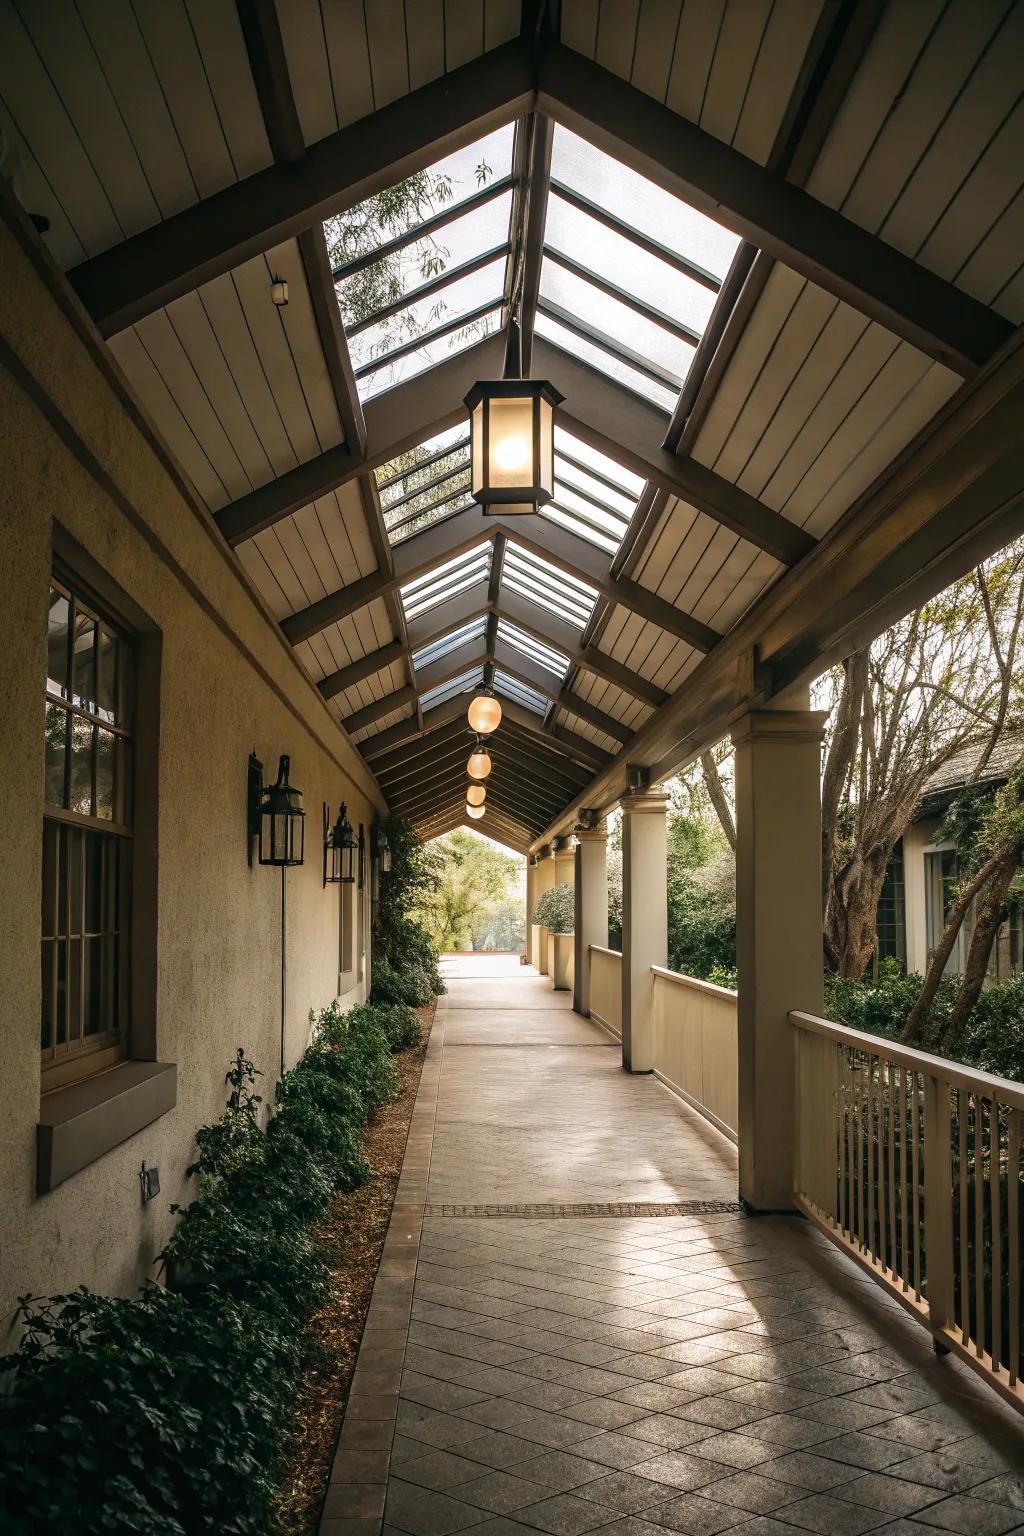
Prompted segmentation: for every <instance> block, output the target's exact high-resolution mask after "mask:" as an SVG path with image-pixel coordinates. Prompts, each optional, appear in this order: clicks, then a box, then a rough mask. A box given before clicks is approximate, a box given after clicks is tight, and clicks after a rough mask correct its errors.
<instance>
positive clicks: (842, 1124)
mask: <svg viewBox="0 0 1024 1536" xmlns="http://www.w3.org/2000/svg"><path fill="white" fill-rule="evenodd" d="M836 1049H837V1051H838V1053H839V1059H838V1072H837V1081H838V1084H839V1087H838V1091H837V1094H836V1128H837V1131H838V1134H839V1199H838V1202H837V1207H836V1213H837V1215H838V1218H839V1221H838V1225H839V1228H840V1230H842V1228H844V1227H845V1226H846V1193H847V1177H848V1175H847V1167H846V1052H845V1051H844V1049H843V1047H842V1046H841V1045H840V1046H837V1047H836Z"/></svg>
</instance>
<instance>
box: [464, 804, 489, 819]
mask: <svg viewBox="0 0 1024 1536" xmlns="http://www.w3.org/2000/svg"><path fill="white" fill-rule="evenodd" d="M486 809H487V807H486V806H485V805H470V803H469V801H468V800H467V801H466V815H467V816H468V817H469V818H470V820H471V821H479V820H480V818H481V816H482V815H483V814H484V811H485V810H486Z"/></svg>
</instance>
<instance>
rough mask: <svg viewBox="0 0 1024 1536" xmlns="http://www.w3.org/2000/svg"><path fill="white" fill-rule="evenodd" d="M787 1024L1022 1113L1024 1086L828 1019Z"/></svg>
mask: <svg viewBox="0 0 1024 1536" xmlns="http://www.w3.org/2000/svg"><path fill="white" fill-rule="evenodd" d="M789 1021H790V1023H791V1024H793V1025H794V1026H795V1027H796V1028H797V1029H803V1030H806V1031H808V1032H809V1033H811V1034H815V1035H824V1036H825V1037H826V1038H827V1039H829V1040H834V1041H835V1042H836V1044H837V1045H847V1046H854V1047H856V1049H857V1050H859V1051H865V1052H867V1053H869V1054H871V1055H873V1056H884V1057H885V1059H886V1060H887V1061H890V1062H892V1063H893V1064H894V1065H896V1066H900V1067H909V1068H910V1070H911V1071H916V1072H925V1073H927V1074H928V1075H929V1076H930V1077H939V1078H942V1079H943V1080H944V1081H945V1082H947V1083H949V1084H950V1086H951V1087H953V1088H966V1089H967V1091H968V1092H969V1093H978V1094H981V1096H982V1097H983V1098H986V1099H998V1100H999V1102H1000V1104H1006V1105H1008V1106H1009V1107H1010V1108H1012V1109H1024V1083H1015V1082H1012V1081H1011V1079H1010V1078H1008V1077H993V1076H992V1075H991V1073H988V1072H979V1071H978V1070H977V1069H976V1068H975V1067H968V1066H964V1065H963V1064H962V1063H960V1062H958V1061H947V1060H946V1058H945V1056H933V1055H931V1054H930V1053H929V1052H928V1051H915V1050H914V1049H913V1047H912V1046H909V1045H900V1044H899V1043H898V1041H896V1040H887V1039H885V1037H884V1036H882V1035H869V1034H867V1033H866V1032H865V1031H864V1030H861V1029H848V1028H847V1027H846V1025H845V1024H833V1023H832V1022H831V1021H830V1020H829V1019H819V1018H816V1017H815V1015H814V1014H813V1013H798V1012H793V1013H791V1014H790V1015H789Z"/></svg>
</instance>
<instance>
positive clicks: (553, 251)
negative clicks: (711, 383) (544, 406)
mask: <svg viewBox="0 0 1024 1536" xmlns="http://www.w3.org/2000/svg"><path fill="white" fill-rule="evenodd" d="M738 244H739V239H738V237H737V236H736V235H734V234H732V233H731V232H730V231H729V230H725V229H722V228H721V226H720V225H718V224H716V223H715V222H714V220H713V219H709V218H707V216H706V215H704V214H702V213H698V212H697V210H696V209H694V208H690V207H689V206H688V205H687V204H686V203H684V202H682V201H681V199H679V198H677V197H673V196H672V195H671V194H670V193H668V192H665V191H663V190H662V189H661V188H660V187H658V186H655V184H654V183H653V182H651V181H648V180H647V178H646V177H644V176H641V175H639V174H638V173H637V172H636V171H633V170H631V169H630V168H629V167H628V166H625V165H622V164H620V162H619V161H617V160H614V159H613V158H612V157H611V156H610V155H606V154H605V153H604V152H603V151H602V150H599V149H596V148H595V147H594V146H593V145H591V144H588V143H587V142H586V141H585V140H584V139H580V138H578V137H577V136H576V135H575V134H573V133H570V132H569V131H568V129H565V128H562V127H561V126H559V127H556V129H555V134H554V141H553V146H552V156H551V189H550V196H549V199H548V213H547V223H546V228H545V234H544V260H543V264H542V267H541V283H540V303H539V313H538V315H537V324H536V328H537V332H538V334H540V335H542V336H546V337H547V338H548V339H549V340H550V341H552V342H554V343H555V345H558V346H562V347H564V348H565V349H566V350H567V351H572V352H573V353H574V354H575V355H577V356H578V357H579V358H580V359H581V361H583V362H586V363H589V364H590V365H591V366H593V367H596V368H599V369H600V370H601V371H602V372H603V373H606V374H608V375H609V376H610V377H612V378H614V379H616V380H617V381H618V382H619V383H621V384H624V385H625V386H626V387H627V388H629V389H632V390H635V391H636V393H638V394H641V395H643V396H644V397H645V398H646V399H648V400H651V401H652V402H653V403H654V404H657V405H659V406H661V407H662V409H664V410H666V411H670V410H671V409H672V406H673V404H674V401H675V396H676V395H677V394H678V392H679V389H680V387H681V385H682V383H683V380H684V379H685V377H686V374H687V372H688V370H689V367H690V363H691V362H692V359H693V354H694V350H695V349H696V346H697V343H698V342H699V340H700V338H701V336H702V334H703V332H704V327H705V326H706V325H707V322H708V319H709V318H710V315H711V311H712V308H713V307H714V302H715V298H716V296H717V294H718V290H719V288H720V287H721V285H722V280H723V278H724V277H725V274H726V272H727V271H728V268H729V263H730V262H731V261H732V258H733V255H734V253H735V250H736V247H737V245H738Z"/></svg>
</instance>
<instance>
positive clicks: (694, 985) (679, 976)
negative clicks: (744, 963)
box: [651, 965, 739, 1003]
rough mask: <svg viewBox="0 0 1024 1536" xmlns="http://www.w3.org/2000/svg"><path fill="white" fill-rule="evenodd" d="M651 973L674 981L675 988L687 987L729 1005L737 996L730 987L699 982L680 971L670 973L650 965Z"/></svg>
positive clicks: (710, 982)
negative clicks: (726, 1002)
mask: <svg viewBox="0 0 1024 1536" xmlns="http://www.w3.org/2000/svg"><path fill="white" fill-rule="evenodd" d="M651 973H652V975H654V976H663V977H664V978H665V980H666V981H674V982H675V983H676V984H677V986H680V987H689V988H691V990H692V991H694V992H707V993H709V994H710V996H711V997H720V998H722V999H723V1000H724V1001H728V1002H730V1003H734V1002H735V1001H736V999H737V997H738V996H739V994H738V993H737V992H734V991H733V990H732V988H731V987H718V986H716V985H715V983H714V982H713V981H701V980H700V978H699V977H697V976H684V975H683V973H682V971H670V970H669V969H668V967H667V966H664V965H652V966H651Z"/></svg>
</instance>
